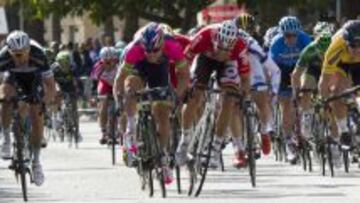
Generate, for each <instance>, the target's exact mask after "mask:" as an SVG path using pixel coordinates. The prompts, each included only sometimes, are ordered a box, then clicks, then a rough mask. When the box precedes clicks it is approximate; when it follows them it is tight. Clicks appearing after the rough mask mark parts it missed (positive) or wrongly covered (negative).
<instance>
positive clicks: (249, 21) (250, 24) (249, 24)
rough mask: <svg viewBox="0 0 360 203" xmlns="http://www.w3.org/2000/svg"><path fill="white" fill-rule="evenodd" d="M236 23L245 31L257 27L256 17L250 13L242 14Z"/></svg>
mask: <svg viewBox="0 0 360 203" xmlns="http://www.w3.org/2000/svg"><path fill="white" fill-rule="evenodd" d="M235 22H236V25H237V26H238V27H239V28H241V29H243V30H245V31H249V30H250V29H252V28H254V27H255V17H254V16H252V15H250V14H248V13H242V14H240V16H239V17H237V18H236V19H235Z"/></svg>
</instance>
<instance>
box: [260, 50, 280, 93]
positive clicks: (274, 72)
mask: <svg viewBox="0 0 360 203" xmlns="http://www.w3.org/2000/svg"><path fill="white" fill-rule="evenodd" d="M263 65H264V68H265V70H266V71H267V72H268V73H269V74H270V80H271V88H272V93H273V94H275V95H276V94H277V93H278V91H279V87H280V81H281V71H280V68H279V67H278V66H277V65H276V63H275V62H274V60H272V58H270V57H267V59H266V60H265V61H264V63H263Z"/></svg>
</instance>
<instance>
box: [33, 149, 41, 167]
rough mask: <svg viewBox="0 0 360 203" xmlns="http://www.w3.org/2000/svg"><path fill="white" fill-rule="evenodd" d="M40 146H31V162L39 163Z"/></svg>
mask: <svg viewBox="0 0 360 203" xmlns="http://www.w3.org/2000/svg"><path fill="white" fill-rule="evenodd" d="M40 149H41V148H40V147H38V146H33V148H32V150H33V163H35V164H39V163H40Z"/></svg>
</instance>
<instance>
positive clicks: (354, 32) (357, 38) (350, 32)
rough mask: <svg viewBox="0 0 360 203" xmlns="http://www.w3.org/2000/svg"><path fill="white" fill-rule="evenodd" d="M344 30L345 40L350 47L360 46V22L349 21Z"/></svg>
mask: <svg viewBox="0 0 360 203" xmlns="http://www.w3.org/2000/svg"><path fill="white" fill-rule="evenodd" d="M342 29H343V37H344V40H345V41H346V43H347V44H348V45H349V46H350V47H355V46H360V20H349V21H347V22H346V23H345V24H344V25H343V28H342Z"/></svg>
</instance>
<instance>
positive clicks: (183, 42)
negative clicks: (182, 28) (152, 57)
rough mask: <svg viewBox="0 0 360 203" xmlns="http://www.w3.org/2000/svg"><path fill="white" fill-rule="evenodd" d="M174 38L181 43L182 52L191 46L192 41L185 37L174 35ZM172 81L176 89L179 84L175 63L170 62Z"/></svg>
mask: <svg viewBox="0 0 360 203" xmlns="http://www.w3.org/2000/svg"><path fill="white" fill-rule="evenodd" d="M173 37H174V39H175V40H176V41H177V42H179V44H180V46H181V50H182V51H184V50H185V48H186V47H187V46H188V45H189V44H190V39H189V38H188V37H187V36H185V35H181V34H174V35H173ZM170 80H171V84H172V86H173V87H175V88H176V87H177V84H178V79H177V77H176V70H175V63H174V62H170Z"/></svg>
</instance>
